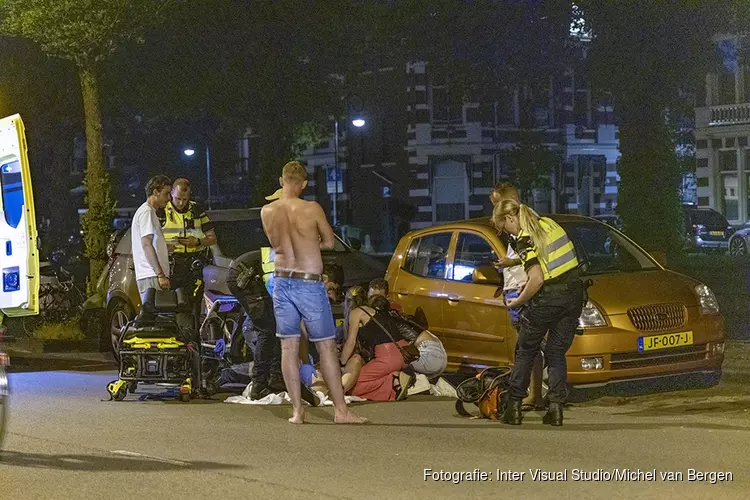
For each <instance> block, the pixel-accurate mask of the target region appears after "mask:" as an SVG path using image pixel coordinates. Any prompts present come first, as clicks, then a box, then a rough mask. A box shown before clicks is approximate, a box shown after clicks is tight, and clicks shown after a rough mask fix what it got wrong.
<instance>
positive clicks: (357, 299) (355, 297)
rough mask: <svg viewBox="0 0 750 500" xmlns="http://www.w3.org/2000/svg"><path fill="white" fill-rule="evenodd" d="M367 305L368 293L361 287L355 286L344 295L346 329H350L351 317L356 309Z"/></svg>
mask: <svg viewBox="0 0 750 500" xmlns="http://www.w3.org/2000/svg"><path fill="white" fill-rule="evenodd" d="M365 304H367V292H365V289H364V288H362V287H361V286H353V287H351V288H350V289H349V290H347V291H346V294H345V295H344V328H345V329H347V330H348V328H349V315H350V314H351V313H352V311H353V310H355V309H356V308H358V307H360V306H363V305H365Z"/></svg>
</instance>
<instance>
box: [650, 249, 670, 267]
mask: <svg viewBox="0 0 750 500" xmlns="http://www.w3.org/2000/svg"><path fill="white" fill-rule="evenodd" d="M649 253H650V254H651V258H653V259H654V260H655V261H656V262H658V263H659V265H660V266H662V267H667V254H666V253H665V252H660V251H654V252H649Z"/></svg>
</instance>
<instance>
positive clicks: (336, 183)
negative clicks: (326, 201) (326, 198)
mask: <svg viewBox="0 0 750 500" xmlns="http://www.w3.org/2000/svg"><path fill="white" fill-rule="evenodd" d="M337 173H338V175H336V174H337ZM337 177H338V180H337V179H336V178H337ZM326 192H327V193H328V194H333V193H343V192H344V183H343V177H342V175H341V169H340V168H339V170H338V172H336V169H335V168H333V167H328V168H327V169H326Z"/></svg>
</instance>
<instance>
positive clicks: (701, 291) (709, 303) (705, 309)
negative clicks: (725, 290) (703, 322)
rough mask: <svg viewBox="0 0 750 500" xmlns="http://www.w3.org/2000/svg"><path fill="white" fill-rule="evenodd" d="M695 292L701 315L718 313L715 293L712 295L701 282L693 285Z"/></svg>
mask: <svg viewBox="0 0 750 500" xmlns="http://www.w3.org/2000/svg"><path fill="white" fill-rule="evenodd" d="M695 293H696V295H698V302H699V303H700V306H701V315H704V314H719V301H718V300H716V295H714V292H712V291H711V289H710V288H708V287H707V286H706V285H702V284H701V285H698V286H696V287H695Z"/></svg>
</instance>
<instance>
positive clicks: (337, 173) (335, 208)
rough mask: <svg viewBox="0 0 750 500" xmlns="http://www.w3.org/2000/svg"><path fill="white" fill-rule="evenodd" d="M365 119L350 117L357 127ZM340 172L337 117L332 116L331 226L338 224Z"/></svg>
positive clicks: (363, 124) (363, 123) (361, 124)
mask: <svg viewBox="0 0 750 500" xmlns="http://www.w3.org/2000/svg"><path fill="white" fill-rule="evenodd" d="M365 123H366V122H365V119H364V118H362V117H356V118H353V119H352V125H354V126H355V127H357V128H362V127H364V126H365ZM340 176H341V172H340V171H339V119H338V118H337V117H334V118H333V177H334V179H335V188H334V190H333V227H336V226H338V224H339V215H338V198H339V177H340Z"/></svg>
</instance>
